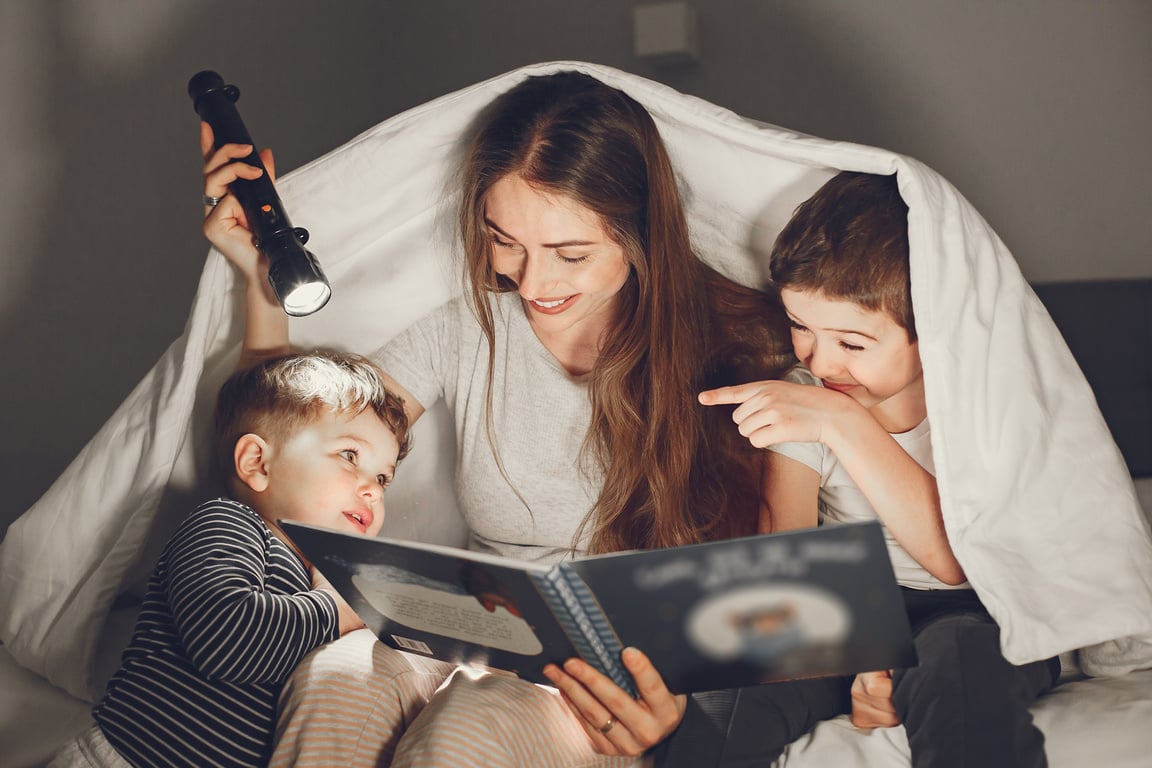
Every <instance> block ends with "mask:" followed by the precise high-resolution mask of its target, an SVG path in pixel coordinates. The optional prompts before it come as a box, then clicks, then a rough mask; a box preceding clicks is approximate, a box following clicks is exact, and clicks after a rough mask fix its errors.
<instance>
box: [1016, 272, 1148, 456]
mask: <svg viewBox="0 0 1152 768" xmlns="http://www.w3.org/2000/svg"><path fill="white" fill-rule="evenodd" d="M1033 288H1034V289H1035V291H1036V295H1038V296H1039V297H1040V300H1041V301H1043V302H1044V306H1045V307H1047V308H1048V313H1049V314H1050V315H1052V319H1053V320H1055V321H1056V326H1057V327H1058V328H1059V329H1060V332H1061V333H1062V334H1063V335H1064V339H1065V341H1067V342H1068V347H1069V348H1070V349H1071V350H1072V354H1073V355H1074V356H1075V357H1076V361H1077V362H1078V363H1080V368H1081V370H1083V371H1084V376H1085V377H1086V378H1087V379H1088V383H1089V384H1091V385H1092V390H1093V391H1094V392H1095V393H1096V400H1097V402H1098V403H1099V404H1100V412H1101V413H1103V414H1104V420H1105V421H1107V422H1108V427H1109V428H1110V429H1111V430H1112V436H1113V437H1114V438H1115V439H1116V444H1117V445H1118V446H1119V447H1120V450H1121V452H1123V454H1124V459H1125V460H1126V461H1127V462H1128V469H1129V470H1130V471H1131V472H1132V475H1133V476H1135V477H1143V476H1152V279H1137V280H1100V281H1083V282H1069V283H1040V284H1037V285H1034V286H1033Z"/></svg>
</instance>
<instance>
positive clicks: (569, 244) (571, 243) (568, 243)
mask: <svg viewBox="0 0 1152 768" xmlns="http://www.w3.org/2000/svg"><path fill="white" fill-rule="evenodd" d="M484 223H485V224H487V225H488V226H489V227H490V228H491V229H494V230H496V231H497V232H499V233H500V234H501V235H503V236H504V237H506V238H508V239H509V240H515V239H516V238H515V237H513V236H512V235H510V234H508V233H507V232H505V231H504V230H502V229H500V227H499V226H498V225H497V224H496V222H494V221H492V219H490V218H488V217H487V216H485V217H484ZM582 245H596V241H594V240H563V241H561V242H559V243H544V244H543V247H544V248H575V247H577V246H582Z"/></svg>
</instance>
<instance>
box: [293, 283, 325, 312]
mask: <svg viewBox="0 0 1152 768" xmlns="http://www.w3.org/2000/svg"><path fill="white" fill-rule="evenodd" d="M331 295H332V289H331V288H329V287H328V284H327V283H324V282H320V281H316V282H311V283H303V284H301V285H298V286H296V287H295V288H293V289H292V290H291V291H289V292H288V294H287V295H286V296H285V297H284V311H285V312H287V313H288V314H290V315H296V316H300V315H310V314H312V313H313V312H315V311H316V310H318V309H320V307H322V306H324V304H325V303H327V301H328V297H329V296H331Z"/></svg>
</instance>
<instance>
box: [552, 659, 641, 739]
mask: <svg viewBox="0 0 1152 768" xmlns="http://www.w3.org/2000/svg"><path fill="white" fill-rule="evenodd" d="M544 674H545V675H546V676H547V677H548V679H549V680H551V681H552V684H553V685H555V686H556V687H557V688H558V689H559V690H560V695H561V696H563V697H564V701H565V702H566V703H567V704H568V708H569V709H570V710H571V711H572V714H573V716H575V718H576V720H577V721H578V722H579V723H580V724H581V726H582V727H583V728H584V732H585V733H587V734H588V738H589V740H590V741H591V742H592V744H593V745H595V747H596V751H597V752H599V753H601V754H604V755H639V754H641V753H642V752H643V751H644V749H645V747H644V746H643V745H641V744H640V743H639V742H637V741H636V739H635V738H634V737H633V735H632V733H631V731H630V730H629V728H628V724H627V723H626V722H624V721H623V720H622V719H621V718H620V716H619V714H618V713H616V712H614V711H613V707H614V706H616V707H619V706H620V704H621V702H623V701H627V702H632V697H631V696H629V695H628V694H627V693H625V692H624V691H623V690H622V689H621V688H620V687H619V686H617V685H616V684H615V683H613V682H612V681H611V680H609V679H608V678H606V677H605V676H604V675H601V674H600V673H599V672H597V671H596V670H595V669H593V668H592V667H591V666H590V665H588V664H586V663H584V662H583V661H581V660H579V659H569V660H568V661H566V662H565V663H564V667H563V669H561V668H560V667H557V666H556V665H554V664H549V665H548V666H547V667H545V668H544ZM593 689H595V690H597V691H598V694H594V693H593ZM616 694H619V697H617V696H616ZM602 699H609V701H603V700H602ZM613 701H615V704H613V703H612V702H613Z"/></svg>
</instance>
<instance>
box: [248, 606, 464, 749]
mask: <svg viewBox="0 0 1152 768" xmlns="http://www.w3.org/2000/svg"><path fill="white" fill-rule="evenodd" d="M454 669H455V666H454V665H452V664H446V663H444V662H440V661H434V660H431V659H425V658H423V657H420V656H415V655H412V654H406V653H401V652H399V651H396V650H393V649H392V648H389V647H388V646H386V645H384V644H383V643H381V642H379V641H378V640H377V639H376V636H375V635H373V634H372V632H371V631H369V630H367V629H363V630H360V631H357V632H351V633H349V634H347V635H345V636H344V637H342V638H340V639H339V640H336V641H335V642H332V643H328V644H327V645H323V646H321V647H319V648H317V649H316V650H315V651H313V652H312V653H310V654H309V655H307V656H305V657H304V659H303V660H302V661H301V662H300V664H299V665H298V666H297V667H296V670H295V671H294V672H293V673H292V677H290V678H289V680H288V683H287V684H286V685H285V686H284V690H283V691H282V692H281V694H280V717H279V723H278V726H277V733H276V742H275V751H274V753H273V755H272V760H271V762H270V763H269V765H271V766H321V765H323V766H331V765H339V766H354V767H357V768H360V767H362V768H376V766H377V765H388V763H389V760H390V759H391V756H392V752H393V750H394V749H395V748H396V742H397V741H398V740H399V738H400V736H401V735H402V734H403V733H404V729H405V728H406V727H408V725H409V724H410V723H411V722H412V721H413V720H415V719H416V716H417V715H418V714H419V713H420V710H421V709H422V708H423V707H424V705H425V704H426V703H427V702H428V700H429V699H430V698H431V697H432V694H433V693H435V692H436V689H437V688H439V687H440V685H441V684H442V683H443V682H444V680H445V679H447V677H448V676H449V675H450V674H451V673H452V670H454Z"/></svg>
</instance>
